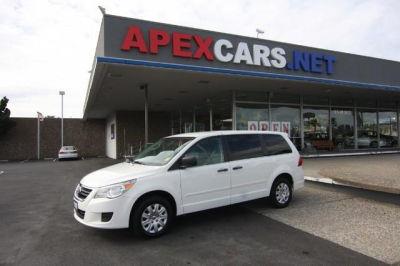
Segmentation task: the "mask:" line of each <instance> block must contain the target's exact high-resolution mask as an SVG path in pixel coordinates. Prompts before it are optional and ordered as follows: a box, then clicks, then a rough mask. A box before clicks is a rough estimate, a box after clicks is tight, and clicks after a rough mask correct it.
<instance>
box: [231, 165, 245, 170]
mask: <svg viewBox="0 0 400 266" xmlns="http://www.w3.org/2000/svg"><path fill="white" fill-rule="evenodd" d="M242 168H243V166H235V167H233V168H232V170H239V169H242Z"/></svg>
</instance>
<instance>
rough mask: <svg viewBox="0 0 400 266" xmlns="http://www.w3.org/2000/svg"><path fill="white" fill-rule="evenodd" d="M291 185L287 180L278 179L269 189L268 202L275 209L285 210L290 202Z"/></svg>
mask: <svg viewBox="0 0 400 266" xmlns="http://www.w3.org/2000/svg"><path fill="white" fill-rule="evenodd" d="M292 191H293V189H292V185H291V183H290V182H289V179H288V178H285V177H278V178H277V179H276V180H275V181H274V183H273V184H272V187H271V192H270V196H269V198H270V201H271V203H272V205H273V206H274V207H275V208H285V207H287V206H288V205H289V203H290V201H291V200H292Z"/></svg>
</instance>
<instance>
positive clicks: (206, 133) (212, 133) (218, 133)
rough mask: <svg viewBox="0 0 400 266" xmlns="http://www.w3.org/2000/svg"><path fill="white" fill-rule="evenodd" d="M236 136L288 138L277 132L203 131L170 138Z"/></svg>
mask: <svg viewBox="0 0 400 266" xmlns="http://www.w3.org/2000/svg"><path fill="white" fill-rule="evenodd" d="M236 134H275V135H282V136H285V135H286V136H287V134H286V133H283V132H276V131H255V130H221V131H203V132H190V133H183V134H177V135H173V136H169V137H191V138H198V137H211V136H221V135H236Z"/></svg>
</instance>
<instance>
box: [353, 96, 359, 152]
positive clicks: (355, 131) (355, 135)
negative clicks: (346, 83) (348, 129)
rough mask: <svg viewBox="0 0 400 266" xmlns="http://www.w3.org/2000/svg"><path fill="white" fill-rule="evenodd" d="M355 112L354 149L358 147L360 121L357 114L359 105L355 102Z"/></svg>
mask: <svg viewBox="0 0 400 266" xmlns="http://www.w3.org/2000/svg"><path fill="white" fill-rule="evenodd" d="M353 112H354V133H353V134H354V137H353V139H354V149H358V121H357V118H358V114H357V112H358V111H357V105H356V103H354V110H353Z"/></svg>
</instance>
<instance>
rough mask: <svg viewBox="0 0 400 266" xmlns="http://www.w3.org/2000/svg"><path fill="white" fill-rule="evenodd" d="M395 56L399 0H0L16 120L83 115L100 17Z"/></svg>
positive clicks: (3, 73) (3, 81)
mask: <svg viewBox="0 0 400 266" xmlns="http://www.w3.org/2000/svg"><path fill="white" fill-rule="evenodd" d="M99 5H101V6H103V7H105V8H106V11H107V13H109V14H113V15H119V16H126V17H134V18H139V19H144V20H150V21H157V22H163V23H170V24H176V25H181V26H189V27H195V28H201V29H207V30H212V31H220V32H226V33H233V34H238V35H244V36H252V37H255V36H256V31H255V29H256V28H260V29H262V30H264V31H265V33H264V34H263V35H262V36H260V38H264V39H270V40H275V41H281V42H288V43H294V44H300V45H305V46H311V47H318V48H323V49H329V50H335V51H341V52H348V53H354V54H360V55H367V56H372V57H378V58H384V59H389V60H395V61H400V15H399V14H400V13H399V12H400V11H399V10H400V1H398V0H376V1H374V0H361V1H352V0H331V1H330V0H324V1H322V0H320V1H316V0H315V1H312V0H276V1H273V0H260V1H258V0H252V1H245V0H241V1H239V0H230V1H226V0H202V1H200V0H195V1H188V0H168V1H162V0H160V1H151V0H144V1H138V0H119V1H110V0H107V1H106V0H103V1H97V0H48V1H45V0H41V1H39V0H26V1H17V0H0V6H1V8H0V97H1V98H2V97H3V96H7V97H8V98H9V104H8V108H9V109H10V110H11V116H13V117H34V116H36V112H37V111H40V112H41V113H43V115H45V116H56V117H59V116H60V115H61V97H60V96H59V91H60V90H63V91H65V96H64V117H78V118H79V117H82V115H83V104H84V100H85V96H86V91H87V86H88V81H89V76H90V74H89V70H90V69H91V65H92V62H93V57H94V52H95V47H96V44H97V38H98V34H99V29H100V24H101V19H102V14H101V12H100V11H99V9H98V6H99Z"/></svg>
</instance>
